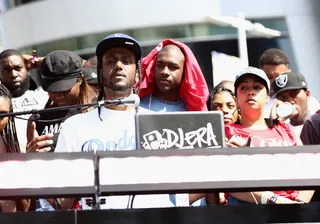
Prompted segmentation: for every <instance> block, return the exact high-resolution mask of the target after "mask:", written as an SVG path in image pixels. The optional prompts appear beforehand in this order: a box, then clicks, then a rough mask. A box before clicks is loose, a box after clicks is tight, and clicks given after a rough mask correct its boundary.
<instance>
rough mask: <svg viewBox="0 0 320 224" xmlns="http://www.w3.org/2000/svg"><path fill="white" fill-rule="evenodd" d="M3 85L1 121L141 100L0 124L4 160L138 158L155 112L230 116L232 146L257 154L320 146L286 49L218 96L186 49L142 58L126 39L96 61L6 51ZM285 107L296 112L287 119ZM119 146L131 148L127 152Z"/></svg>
mask: <svg viewBox="0 0 320 224" xmlns="http://www.w3.org/2000/svg"><path fill="white" fill-rule="evenodd" d="M31 69H40V71H41V72H40V73H41V77H40V85H38V86H35V85H34V81H33V80H32V78H31V77H30V76H29V75H28V71H29V70H31ZM0 80H1V85H0V111H1V113H8V112H19V111H30V110H33V109H44V108H57V107H61V106H72V105H84V104H90V103H93V102H98V101H101V100H115V99H119V98H124V97H128V96H130V95H131V94H133V93H135V94H138V95H139V97H140V98H141V103H140V106H139V107H133V106H130V105H105V106H98V107H90V106H87V107H82V108H80V107H79V108H76V109H63V110H52V111H51V112H50V113H40V114H33V115H31V116H30V115H21V116H15V117H4V118H1V119H0V133H1V138H0V153H34V152H36V153H54V152H84V151H94V150H99V151H115V150H119V151H121V150H135V149H136V145H135V134H136V133H135V123H134V117H135V115H136V113H150V111H153V112H176V111H207V110H212V111H222V113H223V118H224V123H225V135H226V145H227V147H244V146H246V147H248V146H250V147H254V148H253V149H252V150H259V149H257V147H273V146H283V147H287V146H297V145H303V144H306V145H307V144H318V142H319V139H320V112H319V111H318V110H319V109H320V104H319V102H318V100H316V99H315V98H314V97H312V95H311V91H310V90H309V89H308V85H307V82H306V79H305V77H304V76H303V75H302V74H301V73H299V72H298V71H292V70H291V69H290V60H289V58H288V56H287V55H286V54H285V52H283V51H282V50H280V49H268V50H266V51H265V52H264V53H263V54H262V55H261V57H260V59H259V68H256V67H248V68H246V69H244V70H243V71H241V72H239V74H237V76H236V78H235V80H233V81H230V80H224V81H222V82H221V83H219V84H218V85H216V86H215V88H214V89H213V91H212V92H211V93H210V92H209V88H208V86H207V83H206V81H205V77H204V75H203V74H202V71H201V68H200V66H199V64H198V62H197V59H196V57H195V56H194V54H193V53H192V50H191V49H190V48H189V47H188V46H187V45H186V44H184V43H181V42H179V41H175V40H172V39H165V40H163V41H161V43H159V45H157V46H155V48H154V49H153V50H152V51H151V52H150V53H149V54H148V55H147V56H145V57H143V55H142V50H141V47H140V44H139V43H138V41H136V40H135V39H134V38H133V37H130V36H128V35H126V34H121V33H117V34H112V35H110V36H107V37H106V38H104V39H103V40H101V41H100V42H99V43H98V44H97V47H96V56H95V57H93V58H90V59H88V60H83V59H82V58H81V57H80V56H79V55H77V54H76V53H74V52H70V51H66V50H56V51H53V52H50V53H49V54H48V55H47V56H45V57H39V58H37V60H34V57H33V56H32V55H23V54H21V53H20V52H19V51H17V50H13V49H8V50H4V51H3V52H1V53H0ZM281 105H290V106H291V108H293V109H292V111H291V112H290V113H288V114H287V115H286V116H284V117H283V116H279V113H278V112H277V110H278V107H280V106H281ZM119 124H121V125H119ZM84 127H85V128H84ZM120 139H124V140H125V142H126V144H120ZM93 143H95V144H93ZM226 150H228V149H227V148H226ZM119 169H121V167H119ZM39 181H41V180H39ZM105 199H106V200H105V203H103V204H102V205H101V208H102V209H117V208H118V209H122V208H123V209H125V208H155V207H176V206H205V205H213V204H222V205H234V204H243V203H256V204H297V203H309V202H311V201H318V200H319V198H318V197H317V194H316V193H315V192H314V191H312V190H290V189H288V190H283V191H263V192H247V193H246V192H241V193H236V192H232V193H231V192H221V193H219V194H218V193H198V194H195V193H190V194H153V195H136V196H132V195H123V196H108V197H106V198H105ZM90 208H91V205H90V204H88V203H87V200H86V198H82V199H75V198H53V199H42V198H38V199H36V200H35V199H32V200H29V199H24V200H0V212H15V211H53V210H65V209H90Z"/></svg>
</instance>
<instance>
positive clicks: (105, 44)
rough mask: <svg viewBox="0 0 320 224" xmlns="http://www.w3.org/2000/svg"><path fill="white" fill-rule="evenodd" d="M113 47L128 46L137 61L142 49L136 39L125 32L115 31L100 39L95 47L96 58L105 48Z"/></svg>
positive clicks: (100, 55)
mask: <svg viewBox="0 0 320 224" xmlns="http://www.w3.org/2000/svg"><path fill="white" fill-rule="evenodd" d="M114 47H124V48H128V49H129V50H131V51H132V52H133V53H134V55H135V56H136V60H137V61H138V60H140V59H141V57H142V50H141V47H140V44H139V43H138V41H136V40H135V39H134V38H132V37H130V36H128V35H126V34H123V33H115V34H111V35H109V36H107V37H106V38H104V39H103V40H102V41H100V43H99V44H98V46H97V49H96V55H97V58H101V57H102V55H103V53H104V52H105V51H106V50H108V49H110V48H114Z"/></svg>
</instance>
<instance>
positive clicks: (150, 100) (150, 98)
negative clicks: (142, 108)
mask: <svg viewBox="0 0 320 224" xmlns="http://www.w3.org/2000/svg"><path fill="white" fill-rule="evenodd" d="M151 102H152V93H151V94H150V97H149V110H151Z"/></svg>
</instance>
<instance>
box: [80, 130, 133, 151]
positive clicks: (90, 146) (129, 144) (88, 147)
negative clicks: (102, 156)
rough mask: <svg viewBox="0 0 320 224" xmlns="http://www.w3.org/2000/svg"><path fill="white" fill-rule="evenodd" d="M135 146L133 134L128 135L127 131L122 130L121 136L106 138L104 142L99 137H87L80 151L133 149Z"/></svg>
mask: <svg viewBox="0 0 320 224" xmlns="http://www.w3.org/2000/svg"><path fill="white" fill-rule="evenodd" d="M135 147H136V143H135V136H134V135H131V136H128V131H127V130H125V131H124V132H123V136H122V137H121V138H119V139H118V140H108V141H107V142H106V143H104V142H103V141H102V140H100V139H89V140H87V141H85V142H84V143H83V144H82V146H81V151H82V152H92V151H94V150H98V151H121V150H133V149H135Z"/></svg>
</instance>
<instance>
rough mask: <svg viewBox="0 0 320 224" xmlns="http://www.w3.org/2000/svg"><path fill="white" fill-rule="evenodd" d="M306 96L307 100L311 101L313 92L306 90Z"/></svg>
mask: <svg viewBox="0 0 320 224" xmlns="http://www.w3.org/2000/svg"><path fill="white" fill-rule="evenodd" d="M306 96H307V100H309V99H310V97H311V92H310V90H308V89H307V90H306Z"/></svg>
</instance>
